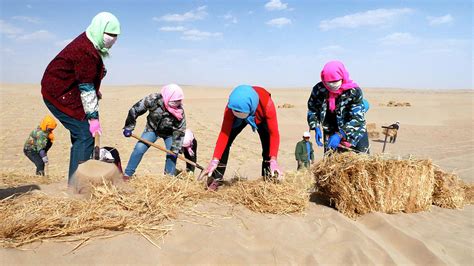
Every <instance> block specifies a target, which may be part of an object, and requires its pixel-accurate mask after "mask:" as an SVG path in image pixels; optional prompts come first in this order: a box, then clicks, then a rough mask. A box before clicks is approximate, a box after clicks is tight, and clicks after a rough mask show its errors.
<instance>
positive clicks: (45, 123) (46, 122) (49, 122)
mask: <svg viewBox="0 0 474 266" xmlns="http://www.w3.org/2000/svg"><path fill="white" fill-rule="evenodd" d="M57 125H58V124H57V123H56V120H54V118H53V117H52V116H50V115H46V116H45V117H44V118H43V120H42V121H41V124H40V128H41V130H43V131H46V130H47V129H51V130H53V129H55V128H56V126H57ZM48 138H49V139H50V140H51V142H54V134H53V132H49V135H48Z"/></svg>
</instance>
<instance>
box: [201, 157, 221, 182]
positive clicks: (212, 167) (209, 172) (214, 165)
mask: <svg viewBox="0 0 474 266" xmlns="http://www.w3.org/2000/svg"><path fill="white" fill-rule="evenodd" d="M217 165H219V160H217V159H212V160H211V162H210V163H209V165H208V166H207V169H206V170H204V171H202V173H201V174H200V175H199V178H198V180H201V179H202V178H203V177H204V176H205V175H206V174H207V176H208V177H209V176H211V175H212V173H213V172H214V171H215V170H216V168H217Z"/></svg>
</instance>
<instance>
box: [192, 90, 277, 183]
mask: <svg viewBox="0 0 474 266" xmlns="http://www.w3.org/2000/svg"><path fill="white" fill-rule="evenodd" d="M247 125H250V127H251V128H252V130H253V131H254V132H258V135H259V137H260V143H261V144H262V176H263V177H264V178H265V177H270V176H271V177H275V174H276V175H277V177H278V179H282V172H281V170H280V167H279V166H278V163H277V156H278V148H279V146H280V133H279V131H278V121H277V114H276V109H275V104H274V103H273V100H272V98H271V94H270V93H269V92H268V91H266V90H265V89H264V88H261V87H257V86H249V85H240V86H237V87H236V88H235V89H234V90H233V91H232V93H231V94H230V96H229V101H228V103H227V106H226V108H225V111H224V119H223V121H222V127H221V131H220V133H219V137H218V138H217V143H216V147H215V148H214V155H213V158H212V160H211V162H210V163H209V165H208V167H207V169H205V170H204V171H202V173H201V175H200V176H199V179H202V178H203V177H204V176H208V180H207V186H208V187H207V188H208V189H209V190H217V188H218V186H220V185H221V184H222V181H223V176H224V173H225V170H226V166H227V160H228V159H229V154H230V147H231V146H232V143H233V142H234V140H235V138H236V137H237V135H239V134H240V133H241V132H242V130H243V129H244V128H245V127H246V126H247Z"/></svg>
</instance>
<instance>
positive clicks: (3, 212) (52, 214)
mask: <svg viewBox="0 0 474 266" xmlns="http://www.w3.org/2000/svg"><path fill="white" fill-rule="evenodd" d="M130 185H131V186H132V188H133V191H134V192H133V193H128V194H124V193H119V192H118V191H117V189H115V187H113V186H101V187H97V188H96V189H95V190H94V191H93V193H92V195H91V198H89V199H78V198H69V197H62V198H59V197H50V196H47V195H44V194H41V193H31V194H25V195H23V196H20V197H17V198H9V199H5V200H1V201H0V221H2V222H1V223H0V244H1V245H3V246H5V247H18V246H21V245H24V244H27V243H31V242H33V241H37V240H44V239H49V238H56V237H63V236H78V235H81V234H84V233H87V232H91V231H98V230H99V231H100V230H101V229H105V230H113V231H121V230H131V231H135V232H138V233H140V234H142V235H143V236H145V237H146V238H147V239H148V240H150V241H151V242H152V243H153V241H152V240H151V239H153V238H158V237H161V236H163V235H164V234H166V233H167V232H168V231H169V230H170V228H169V227H167V226H164V225H163V223H164V221H165V220H167V219H171V218H173V217H175V216H176V214H177V212H178V211H179V210H180V209H181V208H182V207H183V206H184V205H186V204H191V203H193V202H195V201H196V200H197V199H199V198H200V197H201V195H204V193H205V191H204V190H203V189H202V186H201V185H200V184H198V183H196V182H188V180H182V179H177V178H166V177H162V178H157V177H151V176H146V177H142V178H139V179H134V180H133V181H132V182H131V184H130ZM105 233H106V231H103V234H105ZM96 236H97V235H96ZM72 240H77V239H74V238H73V239H72Z"/></svg>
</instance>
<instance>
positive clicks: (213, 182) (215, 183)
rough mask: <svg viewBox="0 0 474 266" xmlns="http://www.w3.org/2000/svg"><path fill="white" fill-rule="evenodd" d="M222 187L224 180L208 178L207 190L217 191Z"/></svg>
mask: <svg viewBox="0 0 474 266" xmlns="http://www.w3.org/2000/svg"><path fill="white" fill-rule="evenodd" d="M221 185H222V180H220V179H214V178H213V177H212V176H211V177H208V178H207V190H210V191H217V189H218V188H219V186H221Z"/></svg>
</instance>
